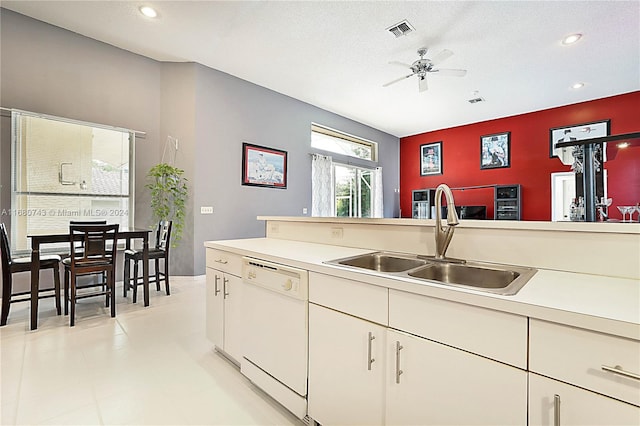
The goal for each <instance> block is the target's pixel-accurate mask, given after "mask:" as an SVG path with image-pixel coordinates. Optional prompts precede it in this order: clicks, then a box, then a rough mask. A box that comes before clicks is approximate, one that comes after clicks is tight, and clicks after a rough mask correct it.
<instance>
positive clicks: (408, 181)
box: [400, 91, 640, 220]
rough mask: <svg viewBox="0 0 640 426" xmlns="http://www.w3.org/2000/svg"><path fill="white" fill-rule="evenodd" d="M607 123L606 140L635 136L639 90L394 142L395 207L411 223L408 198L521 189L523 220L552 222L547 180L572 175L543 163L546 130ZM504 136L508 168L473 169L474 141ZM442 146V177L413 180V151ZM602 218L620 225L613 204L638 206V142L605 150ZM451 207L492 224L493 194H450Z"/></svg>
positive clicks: (416, 159) (416, 172)
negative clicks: (447, 190) (421, 192)
mask: <svg viewBox="0 0 640 426" xmlns="http://www.w3.org/2000/svg"><path fill="white" fill-rule="evenodd" d="M607 119H609V120H611V122H610V124H611V128H610V134H612V135H615V134H621V133H631V132H638V131H640V91H636V92H632V93H627V94H624V95H618V96H612V97H608V98H603V99H597V100H594V101H589V102H582V103H578V104H573V105H567V106H563V107H558V108H552V109H547V110H542V111H536V112H532V113H527V114H521V115H515V116H512V117H506V118H499V119H496V120H490V121H484V122H480V123H474V124H469V125H465V126H459V127H453V128H449V129H443V130H436V131H433V132H427V133H421V134H418V135H413V136H408V137H405V138H401V139H400V207H401V209H402V216H403V217H411V191H412V190H414V189H422V188H435V187H436V186H438V185H439V184H440V183H446V184H447V185H449V186H450V187H452V188H454V187H466V186H477V185H493V184H520V185H522V219H523V220H550V219H551V173H553V172H568V171H571V168H570V166H565V165H563V164H562V163H561V162H560V160H559V159H558V158H555V157H554V158H549V129H551V128H554V127H564V126H571V125H574V124H575V125H578V124H581V123H588V122H592V121H600V120H607ZM502 132H511V167H509V168H500V169H485V170H480V137H481V136H483V135H490V134H494V133H502ZM439 141H442V158H443V174H441V175H435V176H420V145H423V144H426V143H431V142H439ZM608 145H609V146H608V149H607V154H608V157H607V158H608V161H607V162H606V163H605V168H606V169H607V170H608V182H609V183H608V196H609V197H611V198H613V205H612V208H610V210H609V213H610V216H611V217H612V218H620V214H619V212H618V210H617V209H616V208H615V206H616V205H630V204H631V205H635V204H636V203H637V202H640V143H639V141H638V140H636V141H634V144H632V146H630V147H629V148H625V149H617V148H616V147H615V145H614V144H608ZM454 196H455V199H456V205H486V206H487V217H488V218H493V188H487V189H474V190H465V191H454Z"/></svg>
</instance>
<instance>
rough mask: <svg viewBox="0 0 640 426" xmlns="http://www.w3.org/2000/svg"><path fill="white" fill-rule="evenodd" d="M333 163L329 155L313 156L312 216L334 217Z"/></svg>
mask: <svg viewBox="0 0 640 426" xmlns="http://www.w3.org/2000/svg"><path fill="white" fill-rule="evenodd" d="M334 199H335V198H334V188H333V161H332V159H331V157H330V156H328V155H320V154H312V159H311V216H315V217H327V216H333V215H334V211H335V207H334Z"/></svg>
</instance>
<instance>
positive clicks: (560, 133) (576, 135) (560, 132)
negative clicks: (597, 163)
mask: <svg viewBox="0 0 640 426" xmlns="http://www.w3.org/2000/svg"><path fill="white" fill-rule="evenodd" d="M610 124H611V120H602V121H594V122H591V123H583V124H574V125H572V126H563V127H555V128H553V129H549V158H553V157H560V159H561V160H563V162H565V160H566V161H567V162H569V163H571V162H573V157H572V156H571V147H568V148H569V149H567V148H566V147H565V148H556V144H557V143H558V142H571V141H579V140H582V139H591V138H600V137H604V136H609V127H610ZM603 151H604V150H603ZM565 157H567V158H565Z"/></svg>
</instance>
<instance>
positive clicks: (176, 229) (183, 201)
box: [145, 162, 188, 247]
mask: <svg viewBox="0 0 640 426" xmlns="http://www.w3.org/2000/svg"><path fill="white" fill-rule="evenodd" d="M183 175H184V170H182V169H179V168H177V167H175V166H172V165H170V164H167V163H164V162H162V163H159V164H156V165H155V166H153V167H152V168H151V169H149V171H148V172H147V178H148V179H149V183H147V184H146V185H145V188H148V189H150V190H151V209H152V210H153V217H154V219H156V221H160V220H171V221H173V228H172V229H173V231H172V235H171V236H172V244H171V245H172V246H174V247H175V246H176V245H177V243H178V242H179V241H180V239H181V238H182V230H183V228H184V219H185V209H186V205H187V193H188V188H187V179H186V178H185V177H184V176H183Z"/></svg>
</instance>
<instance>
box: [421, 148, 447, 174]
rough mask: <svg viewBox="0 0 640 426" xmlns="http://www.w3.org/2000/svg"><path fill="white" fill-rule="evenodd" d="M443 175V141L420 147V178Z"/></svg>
mask: <svg viewBox="0 0 640 426" xmlns="http://www.w3.org/2000/svg"><path fill="white" fill-rule="evenodd" d="M441 174H442V141H440V142H434V143H428V144H426V145H420V176H430V175H441Z"/></svg>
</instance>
